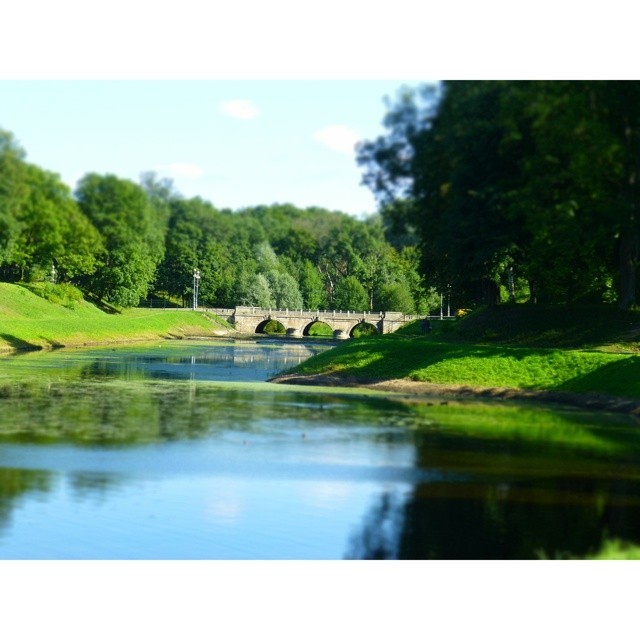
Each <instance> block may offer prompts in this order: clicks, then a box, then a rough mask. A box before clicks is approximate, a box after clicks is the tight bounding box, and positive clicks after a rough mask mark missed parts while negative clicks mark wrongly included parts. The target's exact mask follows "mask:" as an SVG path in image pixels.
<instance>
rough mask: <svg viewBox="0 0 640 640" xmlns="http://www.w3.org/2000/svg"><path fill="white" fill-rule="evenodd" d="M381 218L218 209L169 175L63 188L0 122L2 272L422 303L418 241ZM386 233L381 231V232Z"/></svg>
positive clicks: (147, 289) (320, 299) (277, 300)
mask: <svg viewBox="0 0 640 640" xmlns="http://www.w3.org/2000/svg"><path fill="white" fill-rule="evenodd" d="M385 233H386V231H385V227H384V225H383V220H382V218H381V217H380V216H379V215H372V216H370V217H369V218H367V219H365V220H358V219H355V218H353V217H351V216H349V215H347V214H345V213H342V212H338V211H327V210H325V209H322V208H315V207H311V208H306V209H300V208H297V207H295V206H293V205H290V204H274V205H270V206H257V207H249V208H244V209H241V210H238V211H232V210H229V209H222V210H219V209H217V208H216V207H215V206H214V205H213V204H211V203H210V202H208V201H206V200H204V199H202V198H199V197H195V198H186V197H183V196H182V195H181V194H179V193H178V192H177V191H176V190H175V189H174V187H173V183H172V182H171V180H169V179H166V178H160V177H158V176H157V175H156V174H154V173H151V172H150V173H146V174H143V175H142V176H141V178H140V181H139V182H138V183H136V182H133V181H131V180H127V179H123V178H120V177H118V176H116V175H111V174H108V175H98V174H95V173H88V174H86V175H85V176H84V177H83V178H82V179H81V180H80V181H79V182H78V184H77V186H76V189H75V190H74V191H72V190H71V189H70V188H69V187H68V186H67V185H65V184H64V183H63V182H62V181H61V179H60V177H59V176H58V175H57V174H55V173H52V172H50V171H47V170H45V169H42V168H41V167H38V166H36V165H34V164H31V163H29V162H27V160H26V153H25V151H24V149H22V147H21V146H20V145H19V144H18V142H17V141H16V139H15V137H14V136H13V134H12V133H10V132H8V131H5V130H0V280H2V281H5V282H43V281H44V282H47V281H55V282H57V283H69V284H72V285H75V286H77V287H78V288H80V289H81V290H82V291H83V292H84V293H85V295H87V296H88V297H90V298H92V299H94V300H96V301H100V302H102V303H106V304H109V305H112V306H115V307H120V308H126V307H132V306H136V305H139V304H140V303H141V302H143V301H145V300H147V299H150V298H154V297H156V298H163V299H164V300H165V301H166V300H168V301H172V302H174V303H176V304H183V305H188V304H190V301H191V300H192V296H193V270H194V269H196V268H197V269H199V271H200V283H199V302H200V304H201V305H206V306H215V307H233V306H235V305H250V306H260V307H266V308H306V309H352V310H394V311H404V312H407V313H420V314H424V313H428V312H429V310H430V307H431V309H432V310H435V307H436V306H437V305H439V298H438V297H437V295H436V294H435V292H434V291H433V290H429V289H425V287H424V286H423V283H422V279H421V277H420V274H419V252H418V249H417V247H416V245H415V242H405V241H404V240H402V239H400V240H398V239H397V238H393V237H391V236H389V237H387V236H386V235H385ZM387 235H388V234H387Z"/></svg>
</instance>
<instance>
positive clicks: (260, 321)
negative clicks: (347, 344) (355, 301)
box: [203, 307, 418, 339]
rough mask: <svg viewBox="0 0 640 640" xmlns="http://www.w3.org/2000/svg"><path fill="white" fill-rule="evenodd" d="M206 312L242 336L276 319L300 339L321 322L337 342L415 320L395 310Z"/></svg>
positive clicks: (389, 330) (249, 309)
mask: <svg viewBox="0 0 640 640" xmlns="http://www.w3.org/2000/svg"><path fill="white" fill-rule="evenodd" d="M204 310H205V309H203V311H204ZM206 311H210V312H211V313H215V314H216V315H217V316H220V317H221V318H224V319H225V320H226V321H227V322H230V323H232V324H233V325H234V326H235V328H236V330H237V331H240V332H241V333H263V331H264V327H265V326H266V324H267V322H269V321H270V320H275V321H277V322H279V323H280V324H281V325H282V326H283V327H284V328H285V330H286V332H287V335H288V336H294V337H300V336H305V335H309V329H310V327H311V326H312V325H313V324H315V323H316V322H323V323H324V324H326V325H328V326H329V327H330V328H331V329H332V331H333V336H334V337H335V338H339V339H346V338H349V337H351V336H352V335H353V330H354V329H355V328H356V327H358V326H363V325H371V326H373V327H374V328H375V329H376V331H377V332H378V333H393V332H394V331H396V330H397V329H399V328H400V327H402V326H403V325H405V324H407V322H411V321H412V320H415V319H417V318H418V316H410V315H406V314H404V313H400V312H395V311H379V312H378V311H371V312H369V311H321V310H315V311H305V310H303V309H262V308H260V307H236V308H235V309H210V308H207V309H206Z"/></svg>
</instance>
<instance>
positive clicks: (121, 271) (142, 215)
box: [76, 173, 161, 307]
mask: <svg viewBox="0 0 640 640" xmlns="http://www.w3.org/2000/svg"><path fill="white" fill-rule="evenodd" d="M76 198H77V200H78V204H79V206H80V209H81V210H82V212H83V213H84V214H85V215H86V216H87V217H88V218H89V220H90V221H91V222H92V223H93V225H94V226H95V227H96V229H98V231H99V232H100V234H101V236H102V238H103V241H104V246H105V249H104V251H103V252H102V254H101V256H100V258H99V262H98V267H97V269H96V272H95V274H94V275H92V276H90V277H89V278H88V279H87V280H86V286H87V288H88V289H89V290H90V291H91V292H92V293H94V294H95V295H96V296H97V297H98V298H100V299H101V300H104V301H105V302H108V303H111V304H114V305H118V306H122V307H130V306H134V305H136V304H138V302H139V301H140V300H141V299H143V298H145V297H146V295H147V292H148V291H149V288H150V286H151V284H152V282H153V280H154V278H155V275H156V267H157V265H158V263H159V261H160V258H161V251H160V247H159V244H158V242H157V233H156V230H155V229H154V227H153V223H154V216H153V210H152V207H151V204H150V202H149V199H148V197H147V194H146V193H145V191H144V189H142V187H140V186H139V185H137V184H135V183H133V182H131V181H129V180H124V179H121V178H118V177H117V176H114V175H105V176H100V175H98V174H95V173H90V174H87V175H86V176H85V177H84V178H82V180H81V181H80V182H79V184H78V187H77V189H76Z"/></svg>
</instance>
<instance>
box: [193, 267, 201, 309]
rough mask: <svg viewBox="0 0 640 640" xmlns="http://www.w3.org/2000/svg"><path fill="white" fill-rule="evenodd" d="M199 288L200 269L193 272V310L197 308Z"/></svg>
mask: <svg viewBox="0 0 640 640" xmlns="http://www.w3.org/2000/svg"><path fill="white" fill-rule="evenodd" d="M199 288H200V269H195V268H194V270H193V310H194V311H195V310H196V309H197V308H198V289H199Z"/></svg>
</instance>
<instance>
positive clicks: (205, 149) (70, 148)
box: [0, 80, 420, 217]
mask: <svg viewBox="0 0 640 640" xmlns="http://www.w3.org/2000/svg"><path fill="white" fill-rule="evenodd" d="M418 84H420V82H418V81H411V80H406V81H404V80H235V81H234V80H177V81H176V80H174V81H172V80H123V81H114V80H44V81H39V80H4V81H0V105H2V107H1V109H0V128H3V129H5V130H9V131H11V132H12V133H13V134H14V136H15V137H16V139H17V140H18V142H19V143H20V145H21V146H22V147H23V148H24V149H25V150H26V152H27V160H28V161H29V162H32V163H34V164H37V165H38V166H40V167H42V168H44V169H47V170H48V171H52V172H54V173H57V174H59V175H60V176H61V178H62V179H63V181H64V182H66V183H67V184H68V185H69V186H71V187H72V188H73V187H75V184H76V181H77V180H78V179H79V178H81V177H82V176H83V175H85V174H86V173H89V172H96V173H99V174H106V173H112V174H115V175H117V176H119V177H122V178H127V179H130V180H134V181H138V180H139V177H140V174H141V173H142V172H146V171H154V172H156V173H157V175H158V177H167V178H171V179H172V180H173V181H174V186H175V188H176V189H177V190H178V191H179V192H180V193H181V194H182V195H183V196H185V197H194V196H200V197H202V198H204V199H206V200H208V201H210V202H211V203H212V204H213V205H214V206H216V207H217V208H220V209H221V208H231V209H234V210H236V209H240V208H242V207H248V206H254V205H270V204H274V203H285V202H287V203H292V204H294V205H296V206H299V207H309V206H319V207H324V208H326V209H330V210H338V211H344V212H346V213H349V214H352V215H354V216H358V217H360V216H364V215H367V214H371V213H373V212H375V211H376V202H375V199H374V196H373V194H372V193H371V191H370V190H369V189H368V188H367V187H364V186H362V185H361V180H362V173H363V170H362V168H361V167H359V166H358V164H357V162H356V152H355V144H356V142H357V141H359V140H372V139H375V138H376V137H377V136H379V135H382V134H384V131H385V130H384V127H383V125H382V120H383V117H384V115H385V113H386V106H385V103H384V98H385V96H387V97H389V98H391V99H393V98H394V97H395V96H396V95H397V92H398V91H399V89H400V88H401V87H402V86H417V85H418Z"/></svg>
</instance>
